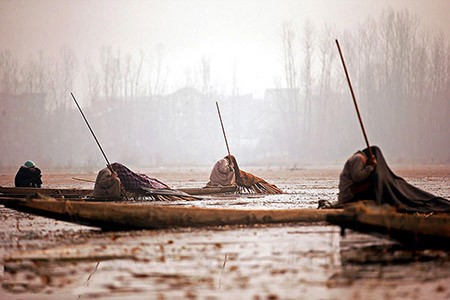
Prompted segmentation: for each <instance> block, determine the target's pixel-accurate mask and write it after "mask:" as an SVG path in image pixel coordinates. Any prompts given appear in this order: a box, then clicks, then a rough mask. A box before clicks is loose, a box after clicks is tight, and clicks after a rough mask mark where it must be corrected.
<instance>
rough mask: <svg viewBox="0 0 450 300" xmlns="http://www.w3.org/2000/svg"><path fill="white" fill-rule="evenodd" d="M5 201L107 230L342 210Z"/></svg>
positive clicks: (317, 216)
mask: <svg viewBox="0 0 450 300" xmlns="http://www.w3.org/2000/svg"><path fill="white" fill-rule="evenodd" d="M2 198H3V201H2V203H3V205H5V206H6V207H8V208H11V209H14V210H18V211H24V212H28V213H31V214H35V215H41V216H45V217H50V218H53V219H57V220H63V221H69V222H73V223H78V224H83V225H88V226H95V227H100V228H102V229H105V230H127V229H155V228H168V227H201V226H221V225H250V224H266V223H291V222H320V221H325V217H326V216H327V215H330V214H337V213H340V212H341V211H342V210H341V209H334V210H322V209H231V208H205V207H192V206H190V207H187V206H170V205H153V204H151V202H150V203H149V202H145V203H142V202H141V203H127V202H121V203H113V202H87V201H79V200H78V201H73V200H67V199H55V198H51V197H46V198H34V199H25V198H15V197H11V198H7V197H2Z"/></svg>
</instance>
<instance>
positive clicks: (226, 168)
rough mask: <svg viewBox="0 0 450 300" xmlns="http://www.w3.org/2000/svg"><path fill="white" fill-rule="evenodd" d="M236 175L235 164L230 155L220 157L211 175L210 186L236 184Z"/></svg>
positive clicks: (208, 184)
mask: <svg viewBox="0 0 450 300" xmlns="http://www.w3.org/2000/svg"><path fill="white" fill-rule="evenodd" d="M235 185H236V176H235V175H234V165H233V163H232V162H231V160H230V157H229V156H225V157H224V158H221V159H219V160H218V161H217V162H216V163H215V164H214V167H213V168H212V170H211V174H210V175H209V182H208V183H207V184H206V186H208V187H213V186H235Z"/></svg>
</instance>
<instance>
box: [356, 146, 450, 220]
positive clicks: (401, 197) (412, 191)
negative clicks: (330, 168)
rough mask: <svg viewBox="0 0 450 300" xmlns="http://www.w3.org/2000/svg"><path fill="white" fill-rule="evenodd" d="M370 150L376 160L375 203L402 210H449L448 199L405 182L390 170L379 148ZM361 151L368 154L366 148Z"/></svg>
mask: <svg viewBox="0 0 450 300" xmlns="http://www.w3.org/2000/svg"><path fill="white" fill-rule="evenodd" d="M371 150H372V153H373V154H374V155H375V157H376V159H377V162H378V163H377V166H376V168H375V178H374V181H375V182H374V189H375V195H376V202H377V204H389V205H392V206H394V207H397V208H398V210H399V211H404V212H423V213H429V212H450V201H449V200H447V199H445V198H442V197H437V196H435V195H432V194H430V193H428V192H426V191H423V190H421V189H419V188H417V187H415V186H413V185H411V184H409V183H407V182H406V181H405V180H404V179H403V178H401V177H399V176H397V175H395V174H394V172H392V171H391V169H390V168H389V166H388V165H387V163H386V160H385V159H384V156H383V153H381V150H380V148H378V147H376V146H372V147H371ZM363 151H364V153H366V154H368V149H367V148H366V149H364V150H363ZM369 157H370V156H369Z"/></svg>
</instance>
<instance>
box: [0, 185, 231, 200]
mask: <svg viewBox="0 0 450 300" xmlns="http://www.w3.org/2000/svg"><path fill="white" fill-rule="evenodd" d="M177 190H178V191H181V192H184V193H186V194H189V195H199V196H200V195H218V194H227V193H234V192H236V187H201V188H180V189H177ZM37 193H39V194H41V195H47V196H52V197H58V196H61V195H62V196H64V197H65V198H78V197H83V196H89V195H90V194H92V189H76V188H28V187H2V186H0V194H2V195H6V196H14V197H26V196H32V195H36V194H37Z"/></svg>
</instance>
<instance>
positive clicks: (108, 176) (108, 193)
mask: <svg viewBox="0 0 450 300" xmlns="http://www.w3.org/2000/svg"><path fill="white" fill-rule="evenodd" d="M121 191H122V186H121V182H120V178H119V177H118V176H117V173H116V172H115V171H114V169H113V168H112V167H111V166H107V167H106V168H103V169H101V170H100V171H99V172H98V174H97V178H96V179H95V185H94V190H93V192H92V196H93V197H98V198H119V197H120V195H121Z"/></svg>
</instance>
